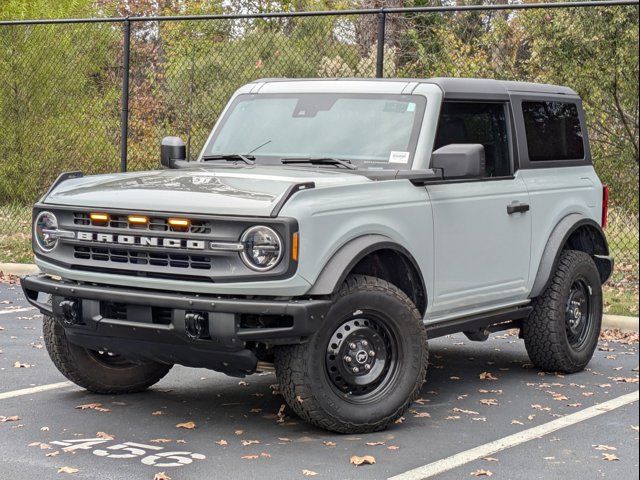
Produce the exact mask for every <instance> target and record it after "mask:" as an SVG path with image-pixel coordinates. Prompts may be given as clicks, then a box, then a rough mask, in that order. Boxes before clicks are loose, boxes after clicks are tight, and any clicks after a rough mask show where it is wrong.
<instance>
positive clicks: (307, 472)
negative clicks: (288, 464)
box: [302, 470, 318, 477]
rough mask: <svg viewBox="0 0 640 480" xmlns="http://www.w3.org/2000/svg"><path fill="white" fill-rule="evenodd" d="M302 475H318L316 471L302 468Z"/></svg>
mask: <svg viewBox="0 0 640 480" xmlns="http://www.w3.org/2000/svg"><path fill="white" fill-rule="evenodd" d="M302 475H304V476H305V477H315V476H316V475H318V473H317V472H314V471H313V470H302Z"/></svg>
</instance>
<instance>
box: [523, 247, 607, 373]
mask: <svg viewBox="0 0 640 480" xmlns="http://www.w3.org/2000/svg"><path fill="white" fill-rule="evenodd" d="M532 306H533V312H532V313H531V315H530V316H529V318H528V319H527V320H526V321H525V322H524V324H523V326H522V336H523V337H524V342H525V346H526V348H527V352H528V354H529V358H531V361H532V362H533V363H534V364H535V365H536V366H537V367H538V368H540V369H542V370H546V371H550V372H563V373H575V372H579V371H581V370H583V369H584V368H585V367H586V366H587V364H588V363H589V361H590V360H591V357H592V356H593V352H594V351H595V349H596V346H597V344H598V337H599V335H600V327H601V325H602V284H601V282H600V274H599V273H598V268H597V267H596V264H595V263H594V261H593V259H592V258H591V257H590V256H589V255H587V254H586V253H584V252H581V251H577V250H565V251H563V252H562V253H561V254H560V260H559V262H558V267H557V269H556V271H555V272H554V274H553V277H552V279H551V282H550V283H549V286H548V287H547V289H546V290H545V292H544V293H543V294H542V295H541V296H539V297H537V298H535V299H534V300H533V301H532Z"/></svg>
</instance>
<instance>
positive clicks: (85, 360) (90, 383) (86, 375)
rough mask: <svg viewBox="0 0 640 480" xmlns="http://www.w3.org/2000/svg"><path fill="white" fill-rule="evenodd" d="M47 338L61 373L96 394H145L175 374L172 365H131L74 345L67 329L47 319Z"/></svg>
mask: <svg viewBox="0 0 640 480" xmlns="http://www.w3.org/2000/svg"><path fill="white" fill-rule="evenodd" d="M43 335H44V343H45V346H46V347H47V352H49V357H51V360H52V361H53V363H54V365H55V366H56V367H57V368H58V370H60V372H61V373H62V374H63V375H64V376H65V377H67V378H68V379H69V380H71V381H72V382H73V383H75V384H76V385H78V386H80V387H83V388H85V389H87V390H89V391H90V392H93V393H103V394H113V395H115V394H121V393H135V392H141V391H143V390H145V389H147V388H148V387H150V386H151V385H153V384H155V383H157V382H158V381H160V379H161V378H162V377H164V376H165V375H166V374H167V373H168V372H169V370H171V365H164V364H161V363H153V362H151V363H144V364H137V363H131V362H129V361H127V360H126V359H124V358H122V357H120V356H119V355H113V354H109V353H107V352H97V351H93V350H88V349H86V348H82V347H80V346H78V345H74V344H72V343H71V342H69V340H68V339H67V336H66V335H65V332H64V328H63V327H62V326H61V325H60V324H59V323H58V322H57V321H56V320H55V319H54V318H53V317H50V316H45V317H44V324H43Z"/></svg>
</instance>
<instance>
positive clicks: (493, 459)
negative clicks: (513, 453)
mask: <svg viewBox="0 0 640 480" xmlns="http://www.w3.org/2000/svg"><path fill="white" fill-rule="evenodd" d="M483 460H484V461H485V462H497V461H498V459H497V458H493V457H485V458H483Z"/></svg>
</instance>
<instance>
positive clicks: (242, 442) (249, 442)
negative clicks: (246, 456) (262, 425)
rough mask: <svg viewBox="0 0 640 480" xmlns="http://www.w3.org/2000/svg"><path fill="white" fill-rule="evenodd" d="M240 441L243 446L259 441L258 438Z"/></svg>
mask: <svg viewBox="0 0 640 480" xmlns="http://www.w3.org/2000/svg"><path fill="white" fill-rule="evenodd" d="M240 443H241V444H242V446H243V447H246V446H248V445H255V444H258V443H260V442H259V441H258V440H242V441H241V442H240Z"/></svg>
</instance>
